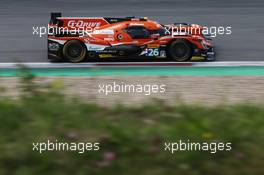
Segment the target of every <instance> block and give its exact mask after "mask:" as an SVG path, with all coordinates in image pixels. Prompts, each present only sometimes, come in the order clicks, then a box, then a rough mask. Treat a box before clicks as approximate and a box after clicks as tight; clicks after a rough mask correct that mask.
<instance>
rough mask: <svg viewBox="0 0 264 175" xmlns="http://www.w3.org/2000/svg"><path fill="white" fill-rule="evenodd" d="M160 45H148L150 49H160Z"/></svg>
mask: <svg viewBox="0 0 264 175" xmlns="http://www.w3.org/2000/svg"><path fill="white" fill-rule="evenodd" d="M159 46H160V45H159V44H148V46H147V47H148V48H158V47H159Z"/></svg>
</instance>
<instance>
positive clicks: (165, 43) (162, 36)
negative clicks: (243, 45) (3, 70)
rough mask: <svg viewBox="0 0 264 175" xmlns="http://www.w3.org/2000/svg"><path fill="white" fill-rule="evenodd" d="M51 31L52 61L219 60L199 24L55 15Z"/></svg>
mask: <svg viewBox="0 0 264 175" xmlns="http://www.w3.org/2000/svg"><path fill="white" fill-rule="evenodd" d="M48 28H49V32H48V59H49V60H50V61H52V62H54V61H56V62H57V61H68V62H72V63H78V62H82V61H84V60H89V58H90V59H92V58H96V59H101V58H104V59H105V58H106V59H107V58H120V59H121V60H122V58H128V57H129V58H134V57H140V58H141V57H142V58H143V57H149V58H153V60H155V58H168V59H169V60H172V61H176V62H183V61H190V60H191V59H192V58H194V57H201V58H203V59H204V60H207V61H211V60H214V59H215V52H214V46H213V44H212V40H211V38H208V37H207V36H204V35H203V32H202V31H203V28H204V27H202V26H199V25H196V24H186V23H174V24H169V25H162V24H159V23H157V22H156V21H152V20H149V19H148V18H146V17H144V18H135V17H124V18H113V17H62V14H61V13H51V20H50V23H49V25H48ZM120 59H119V60H120Z"/></svg>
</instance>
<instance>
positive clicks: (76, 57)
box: [63, 40, 87, 63]
mask: <svg viewBox="0 0 264 175" xmlns="http://www.w3.org/2000/svg"><path fill="white" fill-rule="evenodd" d="M86 52H87V50H86V47H85V45H84V44H83V43H82V42H80V41H78V40H70V41H68V42H67V43H66V44H65V45H64V47H63V55H64V57H65V58H66V59H67V60H68V61H69V62H72V63H79V62H82V61H84V59H85V57H86Z"/></svg>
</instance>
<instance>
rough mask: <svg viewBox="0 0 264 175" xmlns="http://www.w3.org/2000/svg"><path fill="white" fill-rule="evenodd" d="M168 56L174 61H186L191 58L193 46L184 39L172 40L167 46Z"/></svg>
mask: <svg viewBox="0 0 264 175" xmlns="http://www.w3.org/2000/svg"><path fill="white" fill-rule="evenodd" d="M167 52H168V56H169V58H171V59H173V60H174V61H179V62H181V61H188V60H190V59H191V58H192V54H193V48H192V45H191V44H190V43H189V42H188V41H186V40H184V39H178V40H174V41H173V42H172V43H171V44H170V45H169V47H168V51H167Z"/></svg>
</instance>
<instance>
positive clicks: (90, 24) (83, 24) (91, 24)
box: [68, 20, 101, 28]
mask: <svg viewBox="0 0 264 175" xmlns="http://www.w3.org/2000/svg"><path fill="white" fill-rule="evenodd" d="M100 25H101V22H85V21H82V20H77V21H76V20H70V21H69V22H68V27H92V28H94V27H99V26H100Z"/></svg>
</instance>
